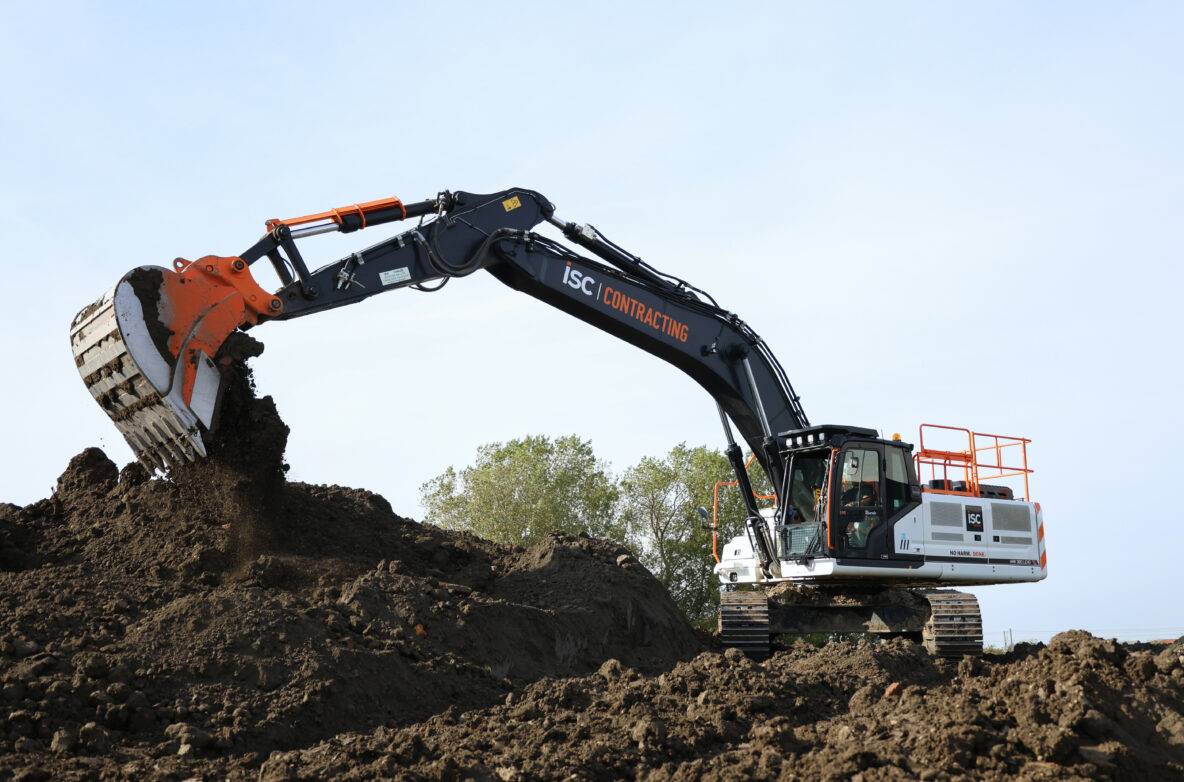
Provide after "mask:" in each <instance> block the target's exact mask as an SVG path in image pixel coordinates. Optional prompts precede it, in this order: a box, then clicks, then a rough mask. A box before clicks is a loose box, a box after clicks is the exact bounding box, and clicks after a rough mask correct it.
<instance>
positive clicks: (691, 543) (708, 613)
mask: <svg viewBox="0 0 1184 782" xmlns="http://www.w3.org/2000/svg"><path fill="white" fill-rule="evenodd" d="M732 477H733V476H732V470H731V466H730V465H729V464H728V460H727V458H726V457H725V456H724V455H723V454H721V453H720V452H719V451H715V450H712V449H710V448H706V447H704V446H699V447H697V448H688V447H687V445H686V444H685V443H684V444H680V445H677V446H675V447H674V448H673V449H671V451H670V453H668V454H666V456H664V457H662V458H660V459H658V458H653V457H646V458H644V459H642V460H641V461H640V462H639V463H638V464H637V465H635V466H634V467H632V468H630V469H629V470H628V471H627V472H626V473H625V475H624V476H623V477H622V479H621V484H620V485H621V520H622V522H623V524H624V529H625V533H626V536H627V538H626V540H627V542H628V543H629V545H630V546H631V547H632V548H633V550H634V551H636V552H637V555H638V558H639V559H640V560H641V561H642V563H643V564H645V565H646V567H648V568H649V569H650V572H652V573H653V574H654V576H656V577H657V579H658V580H659V581H661V582H662V583H663V584H665V585H666V588H667V589H669V590H670V594H671V597H673V598H674V601H675V602H676V603H677V604H678V605H679V607H680V608H682V610H683V612H684V613H686V615H687V618H688V619H690V620H691V621H692V622H700V621H709V620H710V619H712V618H713V617H714V615H715V606H716V605H717V604H718V603H719V582H718V580H717V578H716V576H715V573H713V572H712V565H713V564H714V563H713V561H712V559H711V530H710V528H709V522H704V521H703V519H702V518H701V517H700V515H699V513H698V512H697V508H699V507H703V508H706V509H707V510H708V513H710V512H711V509H712V495H713V490H714V488H715V484H716V481H728V480H731V479H732ZM719 500H720V503H719V520H720V526H721V529H720V533H719V536H720V541H721V543H722V542H726V541H727V539H728V538H729V537H731V536H732V535H734V534H736V533H737V531H738V530H739V524H740V523H742V522H743V519H744V515H745V514H744V504H743V502H742V500H741V498H740V493H739V492H738V491H736V490H735V489H734V488H729V487H721V488H720V495H719Z"/></svg>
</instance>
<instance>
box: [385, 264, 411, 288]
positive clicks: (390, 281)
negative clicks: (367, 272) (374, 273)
mask: <svg viewBox="0 0 1184 782" xmlns="http://www.w3.org/2000/svg"><path fill="white" fill-rule="evenodd" d="M410 279H411V269H409V268H408V267H406V266H401V267H399V268H398V269H391V270H390V271H385V272H379V273H378V281H379V282H381V283H382V284H383V285H394V284H395V283H396V282H407V280H410Z"/></svg>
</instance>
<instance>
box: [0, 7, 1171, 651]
mask: <svg viewBox="0 0 1184 782" xmlns="http://www.w3.org/2000/svg"><path fill="white" fill-rule="evenodd" d="M3 16H4V23H3V25H2V26H0V68H2V69H3V71H4V72H5V73H6V74H8V78H7V79H6V86H5V90H4V96H3V99H2V102H0V140H2V143H0V171H2V172H3V174H2V176H0V237H2V241H3V243H4V246H5V247H6V252H5V260H4V261H3V269H4V271H5V275H4V280H5V293H6V296H5V300H6V304H5V306H4V307H2V308H0V355H3V357H4V358H5V365H6V367H7V372H6V375H7V380H8V382H7V383H4V384H2V385H0V409H2V410H3V411H4V415H3V416H0V443H3V447H2V448H0V451H2V453H0V463H2V466H3V470H0V500H3V501H10V502H16V503H19V504H24V503H28V502H31V501H33V500H35V499H38V498H40V497H44V496H47V495H48V494H49V493H50V492H51V491H52V489H53V485H54V482H55V480H56V478H57V475H58V474H59V473H60V472H61V471H62V469H63V468H64V467H65V465H66V462H67V461H68V460H69V458H70V456H71V455H72V454H75V453H77V452H78V451H80V450H81V449H83V448H85V447H86V446H90V445H100V446H101V447H103V448H104V449H105V450H106V451H107V453H108V454H109V455H111V457H112V458H114V459H115V460H116V461H117V462H119V463H124V462H126V461H128V460H130V458H131V453H130V450H129V449H128V447H127V446H126V444H125V443H123V441H122V440H121V439H120V437H119V435H118V433H117V432H116V430H115V428H114V426H113V425H112V424H111V422H110V421H109V420H108V419H107V418H106V417H105V416H104V415H103V414H102V413H101V412H100V410H99V409H98V408H97V407H96V406H95V405H94V403H93V402H92V401H91V400H90V399H89V396H88V394H87V392H86V391H85V389H84V387H83V385H82V383H81V381H80V379H79V378H78V376H77V373H76V372H75V369H74V367H73V363H72V361H71V355H70V350H69V344H68V336H67V332H68V326H69V323H70V319H71V317H72V316H73V314H74V313H75V312H76V311H77V310H78V309H80V308H81V307H82V306H83V305H85V304H87V303H89V302H91V301H93V300H94V299H95V298H97V297H98V296H99V295H100V294H101V293H102V292H103V291H104V290H106V289H108V288H109V287H110V286H112V285H113V284H114V283H115V281H116V280H117V279H118V278H119V277H120V276H121V275H122V274H123V273H124V272H125V271H127V270H128V269H130V268H131V267H133V266H137V265H141V264H163V265H167V264H168V263H169V262H170V261H171V260H172V259H173V258H175V257H178V256H181V257H185V258H191V259H192V258H196V257H199V256H202V255H205V254H211V253H212V254H219V255H233V254H237V253H239V252H241V251H243V250H245V249H246V248H247V247H248V246H250V245H251V244H252V243H254V241H255V240H256V239H257V238H258V237H259V236H260V235H261V234H262V232H263V222H264V220H265V219H267V218H269V217H280V216H291V215H296V214H304V213H308V212H312V211H319V210H322V209H325V208H328V207H333V206H339V205H342V204H348V203H354V202H356V201H359V200H370V199H374V198H380V197H385V196H392V195H393V196H399V197H401V198H403V199H404V200H406V201H413V200H421V199H423V198H427V197H431V196H433V195H435V194H436V193H437V192H438V191H440V190H444V189H454V190H468V191H473V192H492V191H497V190H501V189H504V188H507V187H511V186H522V187H528V188H532V189H535V190H539V191H541V192H542V193H544V194H545V195H546V196H547V197H548V198H550V199H551V201H553V202H554V203H555V204H556V205H557V214H558V215H559V216H560V217H561V218H562V219H564V220H573V221H578V222H592V223H594V224H595V225H596V226H597V227H599V228H600V229H602V230H603V231H604V232H605V233H606V234H607V235H608V236H610V237H611V238H612V239H613V240H615V241H616V242H617V243H619V244H622V245H624V246H625V247H627V248H629V249H630V250H632V251H633V252H635V253H636V254H638V255H640V256H642V257H643V258H645V259H646V260H647V261H649V262H651V263H652V264H654V265H655V266H657V267H659V268H661V269H663V270H666V271H669V272H672V273H675V274H677V275H679V276H681V277H683V278H685V279H688V280H690V281H691V282H693V283H695V284H696V285H698V286H699V287H702V288H705V289H706V290H708V291H710V292H711V293H712V294H713V296H714V297H715V298H716V299H717V300H718V301H719V302H720V303H721V304H722V305H723V306H725V307H727V308H729V309H731V310H733V311H735V312H737V313H738V314H740V316H741V317H743V318H744V319H745V320H746V321H747V322H748V323H749V324H750V325H751V326H752V327H753V328H754V329H756V331H757V332H758V333H760V334H761V335H762V336H763V337H764V338H765V339H766V341H767V342H768V344H769V345H770V347H771V348H772V350H773V352H774V353H775V354H776V355H777V356H778V357H779V359H780V360H781V363H782V364H783V365H784V366H785V368H786V371H787V373H788V374H789V376H790V379H791V380H792V382H793V384H794V386H795V389H796V390H797V391H798V393H800V394H801V396H802V402H803V405H804V407H805V409H806V412H807V414H808V415H809V417H810V419H811V420H812V421H813V422H815V423H820V422H835V423H848V424H854V425H865V426H873V427H876V428H878V429H880V430H881V431H882V432H884V433H886V434H888V433H891V432H901V433H902V434H903V435H904V436H905V439H906V440H912V439H915V433H916V428H917V425H918V424H919V423H922V422H931V423H947V424H954V425H959V426H968V427H972V428H975V429H977V430H980V431H988V432H997V433H1003V434H1016V435H1023V436H1026V437H1029V438H1031V439H1032V445H1031V449H1030V460H1031V462H1032V464H1033V466H1034V467H1035V469H1036V473H1035V475H1034V476H1033V479H1032V491H1033V496H1034V498H1035V499H1037V500H1039V501H1040V502H1041V504H1042V507H1043V509H1044V517H1045V525H1046V530H1047V540H1048V553H1049V568H1050V570H1049V572H1050V576H1049V578H1048V579H1047V580H1046V581H1044V582H1042V583H1039V584H1025V585H1015V586H997V587H988V588H983V589H978V590H976V592H977V593H978V595H979V597H980V600H981V602H982V605H983V610H984V618H985V625H986V632H987V642H988V643H998V642H999V640H1000V639H1001V637H1002V633H1003V631H1004V630H1007V629H1011V630H1012V631H1013V632H1014V634H1015V636H1016V638H1017V639H1018V638H1024V637H1032V638H1047V637H1048V636H1049V635H1050V634H1051V633H1052V632H1055V631H1057V630H1061V629H1067V628H1084V629H1088V630H1091V631H1093V632H1095V633H1098V634H1101V635H1109V636H1118V637H1128V638H1134V637H1143V638H1151V637H1166V636H1169V635H1180V634H1184V609H1181V607H1180V603H1179V601H1178V599H1177V593H1178V591H1179V589H1178V587H1179V570H1178V568H1179V560H1178V557H1177V552H1176V551H1175V546H1178V545H1179V544H1180V543H1181V542H1182V541H1184V534H1182V533H1181V526H1182V523H1184V511H1182V510H1181V508H1182V506H1181V503H1180V501H1179V499H1178V496H1177V495H1179V493H1180V492H1181V489H1182V488H1184V487H1182V486H1181V482H1180V469H1179V466H1178V465H1176V464H1175V458H1176V455H1177V453H1178V452H1179V445H1180V443H1181V442H1182V441H1184V426H1182V425H1181V415H1180V406H1179V400H1180V397H1181V391H1182V385H1184V384H1182V382H1181V379H1182V377H1184V370H1182V368H1181V350H1180V331H1181V326H1180V316H1179V314H1178V305H1177V302H1178V301H1179V298H1180V295H1181V287H1182V285H1181V284H1182V283H1184V274H1182V273H1181V271H1180V266H1179V262H1180V260H1181V250H1182V246H1184V242H1182V240H1181V226H1182V224H1184V220H1182V218H1184V151H1182V147H1181V144H1180V139H1181V138H1184V100H1181V98H1182V97H1184V96H1182V95H1181V86H1180V74H1181V73H1184V49H1182V48H1181V47H1180V45H1179V42H1180V40H1181V33H1182V32H1184V30H1182V28H1184V6H1182V5H1180V4H1178V3H1172V2H1164V3H1143V2H1131V3H1090V2H1059V3H1058V2H1048V3H1039V4H1033V3H1022V2H1015V3H1007V2H999V3H978V4H970V3H957V4H953V3H924V2H915V3H897V4H885V3H855V2H852V3H842V4H839V3H825V2H818V3H769V4H759V3H693V2H680V3H652V4H641V3H614V2H603V3H597V4H595V5H594V6H588V7H586V8H577V7H576V5H575V4H555V3H529V2H523V3H515V4H505V3H497V4H486V3H464V2H458V3H449V4H439V3H413V2H404V3H398V4H378V5H377V6H376V5H375V4H370V5H368V6H357V7H352V6H334V7H332V8H330V7H327V6H325V5H324V4H302V3H296V2H287V3H271V4H269V3H262V2H261V3H254V4H236V3H216V2H215V3H202V4H200V7H198V6H183V5H181V4H148V3H132V2H126V3H104V4H99V3H86V4H74V3H68V2H66V3H55V4H33V3H19V4H18V3H6V4H5V7H4V15H3ZM396 230H397V229H375V230H373V231H368V232H366V234H362V235H359V234H352V235H348V236H329V237H319V238H313V239H309V240H307V241H305V242H304V243H303V245H302V250H303V252H304V254H305V257H306V258H307V259H309V261H310V264H313V265H319V264H320V263H324V262H328V261H331V260H334V259H336V258H338V257H340V256H342V255H344V254H347V253H349V252H351V251H353V250H355V249H359V248H360V247H362V246H368V245H369V244H371V243H373V242H375V241H378V240H380V239H382V238H383V237H385V236H388V235H391V234H392V233H394V232H395V231H396ZM260 278H261V280H262V281H264V284H265V285H267V286H271V285H272V284H273V283H274V279H273V278H272V277H271V276H270V275H269V274H260ZM254 333H255V335H256V336H258V337H259V338H261V339H262V340H263V341H264V342H265V343H266V345H267V349H266V353H265V354H264V355H263V356H262V357H261V358H260V359H259V360H257V361H256V362H255V366H256V372H257V375H258V379H259V385H260V387H261V388H262V390H263V391H265V392H266V393H270V394H272V395H273V396H274V397H275V399H276V401H277V404H278V406H279V408H280V411H281V413H282V415H283V416H284V418H285V420H287V421H288V423H289V424H290V425H291V426H292V435H291V439H290V444H289V450H288V457H289V461H290V462H291V464H292V470H291V473H290V475H291V477H292V478H294V479H297V480H305V481H312V482H317V483H338V484H344V485H350V486H360V487H365V488H369V489H372V490H375V491H378V492H380V493H382V494H383V495H384V496H386V497H387V498H388V499H389V500H390V501H391V503H392V505H393V506H394V507H395V509H396V510H397V511H399V512H401V513H403V514H405V515H410V516H415V517H419V516H420V514H421V510H422V509H421V507H420V505H419V492H418V487H419V486H420V485H421V484H422V483H423V482H424V481H426V480H428V479H429V478H431V477H432V476H434V475H436V474H438V473H439V472H440V471H441V470H442V469H444V468H445V467H446V466H447V465H450V464H455V465H463V464H466V463H468V462H469V461H471V459H472V457H473V455H474V453H475V451H476V448H477V446H478V445H480V444H482V443H487V442H492V441H500V440H506V439H509V438H513V437H520V436H523V435H526V434H531V433H534V434H546V435H552V436H554V435H562V434H567V433H576V434H579V435H580V436H582V437H586V438H590V439H591V440H592V442H593V445H594V447H595V448H596V451H597V452H598V453H599V454H600V455H601V456H602V457H603V458H604V459H606V460H607V461H609V462H610V463H611V464H612V465H613V468H614V469H615V470H617V471H618V472H619V471H623V470H624V469H625V468H627V467H628V466H629V465H631V464H633V463H635V462H636V461H637V460H639V459H640V458H641V457H642V456H645V455H655V454H661V453H664V452H666V451H667V450H668V449H669V448H670V447H671V446H673V445H675V444H677V443H680V442H687V443H689V444H692V445H698V444H708V445H712V446H722V437H721V432H720V429H719V421H718V418H717V417H716V413H715V409H714V405H713V402H712V400H711V399H710V398H709V397H708V396H707V395H706V393H705V392H704V391H703V390H702V389H701V388H700V387H699V386H697V385H696V384H694V383H693V382H691V381H690V380H689V379H687V378H686V377H685V376H683V375H682V374H681V373H680V372H678V371H677V370H675V369H673V368H672V367H670V366H667V365H666V364H664V363H662V362H661V361H659V360H656V359H654V358H652V357H650V356H648V355H646V354H644V353H641V352H640V351H637V350H636V349H635V348H632V347H630V346H628V345H626V344H625V343H623V342H619V341H617V340H615V339H614V338H612V337H609V336H607V335H605V334H603V333H601V332H599V331H597V330H596V329H593V328H591V327H589V326H587V325H585V324H583V323H580V322H578V321H576V320H575V319H573V318H570V317H568V316H565V315H563V314H562V313H559V312H558V311H556V310H553V309H551V308H550V307H548V306H547V305H545V304H542V303H540V302H537V301H535V300H533V299H531V298H529V297H526V296H523V295H521V294H519V293H516V292H514V291H511V290H510V289H508V288H505V287H504V286H502V285H501V284H500V283H498V282H497V281H496V280H494V279H493V278H492V277H490V276H488V275H474V276H473V277H469V278H466V279H464V280H461V281H456V282H454V283H453V284H452V285H449V286H448V288H447V289H445V291H444V292H442V293H440V294H435V295H425V294H420V293H416V292H412V291H407V290H404V291H399V292H394V293H392V294H391V295H389V296H378V297H375V298H373V299H370V300H369V301H366V302H364V303H361V304H358V305H355V306H352V307H347V308H343V309H340V310H335V311H332V312H327V313H324V314H322V315H319V316H315V317H308V318H304V319H300V320H296V321H289V322H282V323H273V324H267V325H265V326H263V327H261V328H259V329H257V330H256V331H255V332H254ZM708 564H709V563H708V561H707V560H706V559H705V563H704V566H705V567H706V566H708Z"/></svg>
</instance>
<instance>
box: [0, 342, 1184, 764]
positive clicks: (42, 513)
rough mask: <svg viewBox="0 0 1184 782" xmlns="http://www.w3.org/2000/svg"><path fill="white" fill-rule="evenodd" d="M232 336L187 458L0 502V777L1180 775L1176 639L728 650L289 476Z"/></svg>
mask: <svg viewBox="0 0 1184 782" xmlns="http://www.w3.org/2000/svg"><path fill="white" fill-rule="evenodd" d="M236 350H238V351H239V353H237V354H228V355H225V356H224V358H226V359H227V362H226V368H227V371H229V372H230V373H231V375H232V377H233V378H234V382H233V383H232V384H231V387H230V388H229V390H228V392H227V395H226V396H225V398H224V399H223V408H222V423H221V428H220V430H219V432H218V434H217V436H216V439H215V442H214V443H213V445H212V448H211V458H210V459H209V460H208V461H206V462H204V463H203V464H202V465H198V466H195V467H193V468H189V469H187V470H183V471H180V472H178V473H177V474H175V475H174V476H172V478H171V479H167V480H166V479H162V478H153V477H151V476H149V475H148V474H147V472H146V471H145V470H144V469H143V468H141V467H139V466H138V465H134V464H133V465H129V466H127V467H125V468H124V469H123V470H122V471H120V470H118V469H117V468H116V465H115V464H113V463H112V462H111V461H110V460H109V459H108V458H107V457H106V455H105V454H103V452H102V451H99V450H98V449H93V448H92V449H88V450H86V451H84V452H83V453H81V454H79V455H77V456H75V457H74V458H73V459H71V460H70V463H69V465H68V467H67V468H66V470H65V472H63V473H62V476H61V478H60V479H59V480H58V483H57V487H56V489H55V491H54V493H53V495H52V496H51V497H49V498H47V499H45V500H41V501H39V502H36V503H33V504H32V505H29V506H26V507H23V508H21V507H17V506H15V505H9V504H0V617H2V618H3V621H2V622H0V780H5V779H16V780H23V782H32V781H33V780H45V779H51V778H52V779H137V780H138V779H176V780H181V779H188V778H198V779H214V778H227V777H229V778H231V779H250V780H255V779H260V780H277V781H278V780H290V779H309V780H313V779H333V778H349V779H370V778H392V777H394V778H412V779H438V778H443V779H470V778H471V779H491V780H499V779H500V780H512V779H562V778H569V777H574V778H578V779H618V778H621V777H628V778H646V779H664V778H679V779H698V778H704V777H722V778H731V779H748V778H785V779H836V780H837V779H863V780H876V779H918V778H919V779H959V778H987V779H1010V778H1014V777H1017V776H1018V777H1023V778H1030V779H1094V778H1104V779H1105V778H1109V779H1130V778H1151V779H1154V778H1165V779H1166V778H1177V777H1179V776H1180V775H1181V774H1184V718H1182V717H1181V712H1182V711H1184V644H1179V643H1178V644H1175V645H1170V646H1156V647H1150V646H1123V645H1118V644H1115V643H1113V642H1110V641H1105V640H1099V639H1096V638H1093V637H1091V636H1088V635H1086V634H1084V633H1066V634H1062V635H1060V636H1058V637H1057V638H1056V639H1054V640H1053V642H1052V643H1051V644H1050V645H1049V646H1047V647H1044V646H1030V647H1021V648H1019V649H1017V650H1016V651H1015V652H1012V653H1010V654H1008V655H1005V656H995V655H989V656H987V657H986V658H984V659H983V660H981V661H964V662H961V663H953V662H947V661H935V660H932V659H931V658H929V657H928V656H927V655H926V654H925V653H924V652H923V651H922V650H921V649H920V647H918V646H916V645H914V644H912V643H909V642H907V641H904V640H894V641H890V642H885V643H880V644H868V643H858V644H856V643H845V642H844V643H835V644H831V645H828V646H826V647H824V648H822V649H815V648H813V647H809V646H805V645H795V646H792V647H790V648H788V649H786V650H784V651H780V652H778V653H776V654H775V655H774V656H773V657H772V658H771V659H770V660H768V661H766V662H764V663H761V664H754V663H752V662H749V661H748V660H746V659H745V658H743V657H742V656H740V655H738V654H736V653H735V652H728V653H727V654H721V653H720V652H719V651H718V650H716V649H713V648H711V645H710V644H709V643H707V642H705V641H704V639H702V638H701V637H700V636H699V635H697V634H696V633H695V632H694V631H692V629H691V628H690V627H689V626H688V625H687V624H686V623H685V621H683V619H682V618H681V617H680V615H679V614H678V611H677V609H676V608H675V606H674V604H673V602H672V601H671V599H670V597H669V595H668V594H667V593H666V592H665V590H664V589H663V588H662V586H661V585H660V584H659V583H658V582H657V581H656V580H655V579H654V578H653V577H652V576H651V575H650V573H649V572H648V571H646V570H645V569H644V568H643V567H641V566H640V565H639V564H637V563H636V561H635V560H634V559H633V558H632V557H631V556H629V555H628V552H627V551H626V550H625V549H623V548H621V547H619V546H617V545H616V544H613V543H609V542H605V541H599V540H593V539H589V538H586V537H579V536H555V537H552V538H549V539H547V540H546V541H544V542H543V543H541V544H539V545H537V546H534V547H532V548H529V549H523V548H513V547H508V546H501V545H495V544H492V543H489V542H487V541H483V540H481V539H479V538H476V537H473V536H471V535H466V534H460V533H455V532H447V531H444V530H442V529H439V528H437V527H434V526H432V525H430V524H420V523H417V522H415V521H412V520H409V519H406V518H402V517H400V516H398V515H397V514H396V513H394V512H393V511H392V509H391V507H390V505H389V504H388V503H387V502H386V500H384V499H383V498H382V497H380V496H379V495H377V494H373V493H371V492H367V491H363V490H358V489H348V488H343V487H339V486H313V485H308V484H302V483H288V482H286V481H285V480H284V464H283V448H284V444H285V442H286V437H287V431H288V430H287V427H286V426H285V425H284V423H283V421H282V420H280V417H279V415H278V414H277V412H276V409H275V405H274V403H273V402H272V400H271V399H270V398H267V397H264V398H257V397H256V396H255V394H254V392H253V389H252V386H251V381H250V376H249V372H247V370H246V366H245V363H244V359H245V358H246V357H248V356H249V355H251V354H252V353H253V352H254V351H256V347H255V346H253V345H251V344H250V343H241V344H239V345H238V346H237V347H236Z"/></svg>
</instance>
